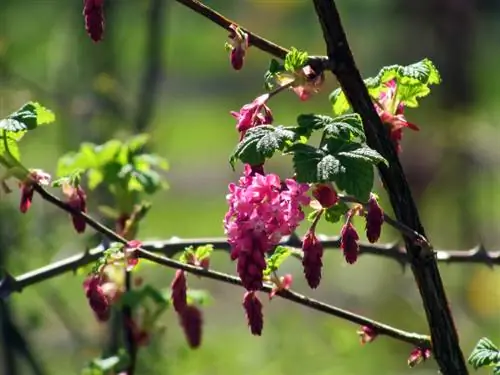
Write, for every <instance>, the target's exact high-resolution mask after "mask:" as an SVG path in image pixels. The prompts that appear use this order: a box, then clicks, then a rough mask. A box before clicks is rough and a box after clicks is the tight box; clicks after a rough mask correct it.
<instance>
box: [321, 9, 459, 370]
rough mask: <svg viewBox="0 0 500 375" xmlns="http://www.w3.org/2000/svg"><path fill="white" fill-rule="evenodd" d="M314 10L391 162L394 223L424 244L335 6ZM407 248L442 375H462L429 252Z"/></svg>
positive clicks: (419, 246)
mask: <svg viewBox="0 0 500 375" xmlns="http://www.w3.org/2000/svg"><path fill="white" fill-rule="evenodd" d="M313 4H314V7H315V10H316V14H317V16H318V20H319V22H320V24H321V28H322V30H323V37H324V39H325V43H326V47H327V54H328V58H329V60H330V68H331V70H332V73H333V74H334V75H335V76H336V77H337V80H338V81H339V83H340V86H341V87H342V90H343V91H344V93H345V94H346V97H347V99H348V100H349V103H350V104H351V105H352V108H353V111H354V112H356V113H358V114H359V115H360V116H361V118H362V119H363V126H364V129H365V134H366V138H367V143H368V145H369V146H370V147H371V148H373V149H375V150H376V151H378V152H379V153H380V154H381V155H382V156H384V158H385V159H386V160H387V161H388V162H389V166H388V167H387V166H385V165H383V164H382V163H380V164H379V166H378V169H379V172H380V176H381V179H382V181H383V184H384V187H385V189H386V190H387V193H388V195H389V199H390V201H391V205H392V208H393V211H394V213H395V215H396V218H397V220H398V221H399V222H401V223H403V224H404V225H406V226H407V227H409V228H412V229H413V230H415V231H416V232H418V233H420V234H421V235H423V236H424V238H425V230H424V228H423V226H422V223H421V221H420V217H419V213H418V209H417V206H416V203H415V201H414V199H413V197H412V194H411V190H410V187H409V185H408V181H407V180H406V176H405V174H404V171H403V168H402V166H401V163H400V161H399V158H398V155H397V153H396V150H395V147H394V144H393V142H392V141H391V140H390V139H389V132H388V131H387V128H386V127H385V126H384V125H383V124H382V121H381V119H380V117H379V116H378V114H377V112H376V111H375V108H374V106H373V103H372V100H371V98H370V95H369V94H368V90H367V88H366V86H365V84H364V82H363V79H362V78H361V74H360V72H359V70H358V68H357V67H356V63H355V61H354V58H353V56H352V52H351V49H350V47H349V43H348V41H347V37H346V34H345V31H344V28H343V26H342V22H341V19H340V15H339V12H338V10H337V7H336V4H335V1H334V0H313ZM405 243H406V249H407V252H408V256H409V259H410V263H411V269H412V271H413V275H414V278H415V281H416V283H417V286H418V290H419V292H420V296H421V298H422V302H423V306H424V310H425V313H426V317H427V322H428V324H429V328H430V330H431V336H432V348H433V354H434V358H435V359H436V361H437V363H438V365H439V368H440V371H441V373H442V374H443V375H466V374H468V370H467V366H466V363H465V358H464V355H463V353H462V350H461V348H460V342H459V337H458V333H457V330H456V327H455V324H454V322H453V316H452V313H451V310H450V307H449V303H448V300H447V297H446V292H445V290H444V285H443V282H442V280H441V275H440V273H439V268H438V266H437V262H436V261H435V257H434V254H433V252H432V248H430V247H429V246H427V245H426V244H423V243H420V241H417V242H415V241H414V240H412V239H409V238H408V237H406V236H405Z"/></svg>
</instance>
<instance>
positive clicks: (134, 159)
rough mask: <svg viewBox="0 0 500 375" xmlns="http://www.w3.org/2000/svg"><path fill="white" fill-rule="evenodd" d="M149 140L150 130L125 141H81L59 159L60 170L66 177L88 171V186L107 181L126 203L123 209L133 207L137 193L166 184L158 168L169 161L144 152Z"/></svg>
mask: <svg viewBox="0 0 500 375" xmlns="http://www.w3.org/2000/svg"><path fill="white" fill-rule="evenodd" d="M148 140H149V136H148V135H147V134H139V135H136V136H134V137H132V138H130V139H129V140H128V141H126V142H122V141H119V140H117V139H113V140H110V141H108V142H106V143H104V144H102V145H95V144H93V143H88V142H85V143H82V144H81V145H80V149H79V150H78V151H77V152H70V153H67V154H66V155H63V156H62V157H61V158H60V159H59V161H58V168H57V174H58V176H64V177H67V176H70V175H72V174H74V173H75V171H81V172H82V173H85V174H86V176H87V178H88V187H89V189H91V190H93V189H95V188H97V187H98V186H99V185H101V184H104V185H106V186H107V187H108V189H109V190H110V191H111V192H112V193H113V194H115V196H117V199H118V200H119V201H120V202H121V203H122V206H125V207H126V208H125V209H123V208H122V211H125V212H127V211H130V210H131V206H132V205H133V203H135V201H136V200H137V199H135V200H134V199H132V198H131V196H132V195H133V194H134V193H145V194H153V193H155V192H156V191H157V190H158V189H160V188H164V187H166V184H165V182H164V181H163V180H162V178H161V176H160V174H159V173H158V172H157V171H156V169H162V170H167V169H168V163H167V161H166V160H165V159H163V158H162V157H160V156H158V155H156V154H148V153H144V152H143V148H144V147H145V145H146V143H147V142H148ZM123 202H125V203H123Z"/></svg>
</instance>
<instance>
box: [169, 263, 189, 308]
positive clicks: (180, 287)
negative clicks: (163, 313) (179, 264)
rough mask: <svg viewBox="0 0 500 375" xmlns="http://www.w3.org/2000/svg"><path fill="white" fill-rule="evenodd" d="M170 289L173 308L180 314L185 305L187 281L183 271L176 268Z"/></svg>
mask: <svg viewBox="0 0 500 375" xmlns="http://www.w3.org/2000/svg"><path fill="white" fill-rule="evenodd" d="M171 289H172V303H173V305H174V309H175V311H177V312H178V313H179V314H180V313H182V311H183V310H184V309H185V308H186V306H187V281H186V274H185V272H184V271H182V270H177V271H176V272H175V277H174V280H173V281H172V285H171Z"/></svg>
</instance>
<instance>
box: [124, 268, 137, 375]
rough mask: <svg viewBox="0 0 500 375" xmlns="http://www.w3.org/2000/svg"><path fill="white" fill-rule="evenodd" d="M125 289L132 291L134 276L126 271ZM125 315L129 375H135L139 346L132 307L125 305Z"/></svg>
mask: <svg viewBox="0 0 500 375" xmlns="http://www.w3.org/2000/svg"><path fill="white" fill-rule="evenodd" d="M125 272H126V273H125V289H126V291H127V292H128V291H130V290H132V275H131V273H130V272H128V271H125ZM122 315H123V331H124V333H125V345H126V347H127V352H128V356H129V360H130V362H129V366H128V368H127V375H134V372H135V364H136V359H137V345H136V342H135V338H134V331H133V330H132V321H133V318H134V317H133V313H132V309H131V308H130V306H128V305H125V306H124V307H123V311H122Z"/></svg>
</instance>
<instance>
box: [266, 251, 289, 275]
mask: <svg viewBox="0 0 500 375" xmlns="http://www.w3.org/2000/svg"><path fill="white" fill-rule="evenodd" d="M290 255H292V250H291V249H290V248H288V247H286V246H277V247H276V249H274V252H273V254H272V255H271V256H270V257H269V258H267V259H266V264H267V267H266V269H265V270H264V275H265V276H269V275H270V274H271V273H273V272H275V271H277V270H278V268H279V267H280V266H281V264H282V263H283V262H284V261H285V260H286V259H287V258H288V257H289V256H290Z"/></svg>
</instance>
